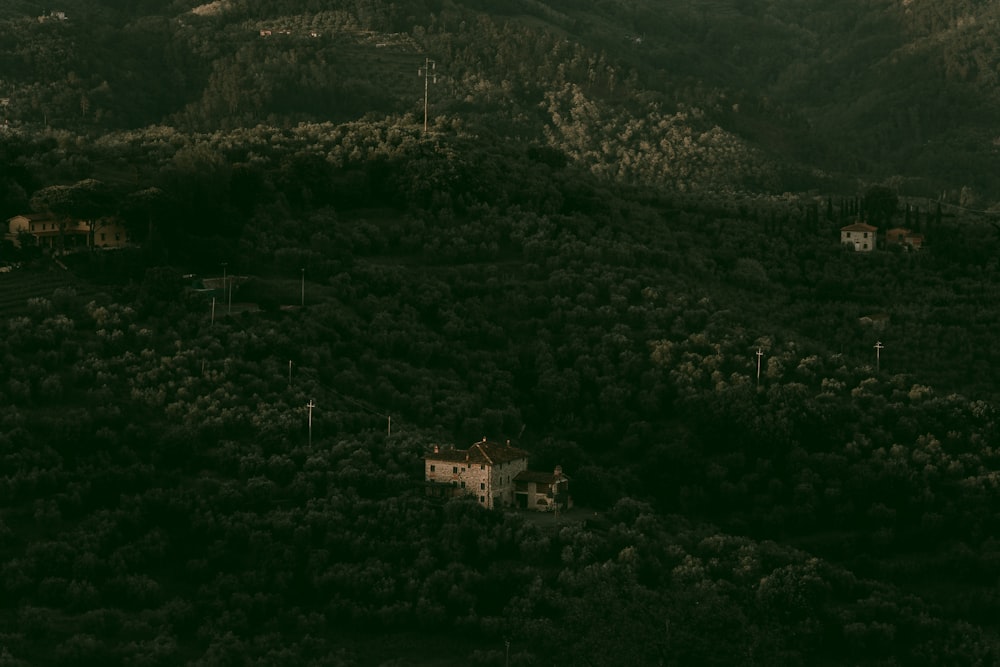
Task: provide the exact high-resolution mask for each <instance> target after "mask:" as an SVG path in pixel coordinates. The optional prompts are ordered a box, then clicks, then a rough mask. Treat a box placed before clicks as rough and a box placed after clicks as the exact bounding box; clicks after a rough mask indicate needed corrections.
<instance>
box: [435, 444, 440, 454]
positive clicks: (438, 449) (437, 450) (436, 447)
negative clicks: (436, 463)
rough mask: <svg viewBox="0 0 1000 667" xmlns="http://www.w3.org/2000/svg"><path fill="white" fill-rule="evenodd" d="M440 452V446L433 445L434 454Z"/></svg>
mask: <svg viewBox="0 0 1000 667" xmlns="http://www.w3.org/2000/svg"><path fill="white" fill-rule="evenodd" d="M440 452H441V448H440V447H438V446H437V445H434V453H435V454H438V453H440Z"/></svg>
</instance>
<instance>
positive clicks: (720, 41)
mask: <svg viewBox="0 0 1000 667" xmlns="http://www.w3.org/2000/svg"><path fill="white" fill-rule="evenodd" d="M154 5H155V6H154ZM51 11H52V10H51V9H49V8H46V9H44V10H43V9H42V8H41V7H39V6H36V5H34V4H33V3H21V4H19V5H17V4H16V5H14V8H12V9H10V10H7V11H6V13H5V15H4V16H3V17H0V18H2V20H3V21H4V23H3V29H4V32H5V34H6V35H7V36H8V39H6V40H5V41H4V44H3V45H0V72H2V75H0V94H2V95H3V96H4V97H6V98H7V99H8V100H9V102H8V106H7V107H6V109H5V115H6V117H7V118H8V119H10V120H11V122H12V123H13V124H14V126H15V127H24V128H25V129H27V130H29V131H32V132H34V131H36V130H37V129H38V128H40V127H51V128H53V129H66V130H69V131H71V132H74V133H76V132H89V133H94V132H104V131H107V129H120V130H124V129H132V130H135V129H139V128H144V127H148V126H150V125H159V124H168V125H170V126H173V127H177V128H179V129H181V130H183V131H192V130H195V131H214V130H217V129H222V130H231V129H235V128H238V127H247V126H250V127H252V126H255V125H257V124H265V125H268V126H277V127H292V126H294V125H295V124H297V123H298V122H326V121H330V122H335V123H339V122H344V121H349V120H356V119H358V118H360V117H362V116H367V117H371V118H383V117H385V116H391V117H394V118H399V119H400V121H401V122H405V123H413V122H420V119H421V117H422V95H423V80H422V78H421V77H419V76H418V72H417V70H418V67H420V66H422V65H423V64H424V59H425V58H431V59H432V60H434V61H435V63H436V65H437V68H436V70H435V72H436V73H437V74H438V77H437V79H436V82H435V83H434V84H432V85H431V86H430V88H431V91H430V108H431V111H432V120H434V119H437V118H439V117H448V118H454V119H456V120H457V121H459V122H461V123H462V126H463V127H464V128H466V129H468V130H470V131H474V132H475V133H477V134H479V135H480V136H482V135H483V134H484V133H485V134H489V135H493V136H502V137H507V138H511V139H517V140H524V139H539V140H545V141H546V142H547V143H549V144H550V145H553V146H555V147H557V148H559V149H560V150H563V151H565V152H567V154H568V155H569V156H570V157H571V158H572V159H574V160H579V161H580V162H581V163H582V164H584V165H585V166H586V167H587V168H589V169H592V170H593V171H595V172H596V173H600V174H602V175H606V176H611V177H615V178H618V179H620V180H625V181H628V182H637V183H652V184H656V185H662V184H666V185H669V186H671V187H682V188H688V189H692V188H694V189H701V190H713V191H718V190H719V189H723V188H725V189H733V190H754V191H759V190H762V189H763V190H769V191H777V192H783V191H786V190H788V191H799V190H804V189H808V188H819V189H821V190H824V191H829V190H834V191H839V192H844V193H851V192H853V190H854V189H855V188H857V183H858V181H859V180H860V181H862V182H865V183H875V182H884V183H886V184H887V185H889V186H891V187H892V188H893V189H894V190H896V191H897V192H898V193H899V194H902V195H914V196H929V197H933V198H937V197H939V196H941V194H942V193H945V195H946V196H947V197H949V198H950V201H952V203H956V204H962V205H964V206H971V207H972V208H980V209H981V208H986V207H987V206H988V205H990V204H992V203H993V202H994V201H996V200H997V198H998V193H1000V186H998V183H997V182H996V180H995V176H994V175H995V174H996V173H998V171H1000V170H998V169H997V164H996V160H997V157H996V150H995V141H996V138H997V137H996V134H995V130H994V128H995V127H996V124H997V121H998V115H1000V100H998V98H997V92H996V91H997V90H998V87H997V85H996V77H997V67H998V55H997V53H998V52H997V39H998V38H997V36H996V35H997V34H998V31H997V30H995V27H996V25H997V18H998V12H1000V9H998V8H997V7H996V6H995V5H994V4H993V3H978V2H971V1H962V0H950V1H948V2H924V1H922V0H919V1H918V0H915V1H913V2H905V3H900V2H890V1H889V0H876V1H875V2H868V3H858V2H856V1H855V0H836V1H834V2H829V3H824V4H823V5H822V6H821V7H809V8H804V7H803V6H802V5H801V3H797V2H790V1H788V0H771V1H768V0H719V1H718V2H712V3H689V2H666V1H659V2H654V1H651V0H641V1H635V2H603V3H589V4H587V5H580V4H579V3H575V2H566V3H561V2H549V3H542V2H535V1H532V0H521V1H519V2H503V3H492V4H491V3H479V2H468V3H463V2H445V1H435V2H424V1H422V0H421V1H416V0H414V1H410V2H397V3H384V2H381V0H372V1H362V0H358V1H356V2H333V3H331V2H316V3H309V2H305V3H301V2H300V3H288V2H269V1H265V0H219V1H218V2H211V3H207V4H198V3H195V2H181V1H178V2H174V3H138V2H134V3H123V2H99V1H97V2H79V1H74V0H69V1H68V2H67V3H65V5H64V6H63V7H62V11H64V13H65V19H64V20H63V19H60V18H53V17H52V16H50V15H49V13H50V12H51ZM40 17H41V18H42V19H44V20H40Z"/></svg>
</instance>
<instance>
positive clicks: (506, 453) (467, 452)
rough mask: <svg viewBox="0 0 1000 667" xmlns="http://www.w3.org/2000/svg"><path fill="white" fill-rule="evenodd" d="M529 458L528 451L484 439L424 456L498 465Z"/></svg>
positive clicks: (431, 459)
mask: <svg viewBox="0 0 1000 667" xmlns="http://www.w3.org/2000/svg"><path fill="white" fill-rule="evenodd" d="M526 458H528V452H526V451H524V450H523V449H518V448H517V447H511V446H510V445H509V444H504V445H501V444H500V443H496V442H488V441H487V440H485V439H484V440H483V441H481V442H477V443H475V444H474V445H472V446H471V447H469V448H468V449H452V448H449V449H438V451H436V452H433V453H429V454H427V455H426V456H424V459H426V460H428V461H448V462H450V463H464V462H468V463H478V464H483V463H485V464H488V465H496V464H498V463H507V462H509V461H516V460H517V459H526Z"/></svg>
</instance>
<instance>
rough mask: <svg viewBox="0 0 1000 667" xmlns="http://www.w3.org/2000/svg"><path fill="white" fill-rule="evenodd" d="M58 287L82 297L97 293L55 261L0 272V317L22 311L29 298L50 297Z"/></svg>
mask: <svg viewBox="0 0 1000 667" xmlns="http://www.w3.org/2000/svg"><path fill="white" fill-rule="evenodd" d="M60 288H70V289H72V290H74V291H75V292H76V293H77V295H78V296H81V297H89V296H91V295H94V294H96V293H97V289H96V288H95V287H94V286H93V285H90V284H88V283H86V282H84V281H82V280H80V279H79V278H77V277H76V276H75V275H73V273H71V272H70V271H67V270H66V269H64V268H62V267H60V266H59V265H58V264H55V263H51V264H43V265H41V266H31V267H24V268H19V269H15V270H13V271H10V272H9V273H0V317H10V316H13V315H21V314H24V313H26V312H27V311H28V301H29V300H30V299H35V298H45V299H48V298H51V297H52V294H53V292H55V291H56V290H57V289H60Z"/></svg>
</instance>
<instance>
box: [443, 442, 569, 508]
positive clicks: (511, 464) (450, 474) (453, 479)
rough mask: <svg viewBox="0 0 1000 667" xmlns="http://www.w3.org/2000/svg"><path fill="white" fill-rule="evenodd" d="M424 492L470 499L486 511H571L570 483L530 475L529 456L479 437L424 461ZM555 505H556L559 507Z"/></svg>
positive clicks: (554, 475)
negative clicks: (569, 507)
mask: <svg viewBox="0 0 1000 667" xmlns="http://www.w3.org/2000/svg"><path fill="white" fill-rule="evenodd" d="M424 480H425V481H426V483H427V489H428V493H430V494H433V495H437V496H442V497H450V496H455V495H464V494H467V495H471V496H474V497H476V498H477V499H478V500H479V504H480V505H482V506H483V507H486V508H488V509H497V508H503V507H520V508H523V509H532V510H542V511H549V510H554V509H556V508H557V507H558V506H561V507H568V506H569V480H568V478H566V476H565V475H563V474H562V469H561V468H559V467H557V468H556V471H555V472H554V473H539V472H534V471H529V470H528V452H526V451H524V450H523V449H519V448H517V447H512V446H511V444H510V441H509V440H508V441H507V442H506V443H505V444H502V445H501V444H499V443H495V442H489V441H487V440H486V438H483V439H482V440H481V441H480V442H477V443H475V444H473V445H472V446H471V447H469V448H468V449H455V448H453V447H440V446H438V445H434V448H433V451H432V452H429V453H428V454H426V455H425V456H424ZM557 503H559V504H557Z"/></svg>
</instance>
